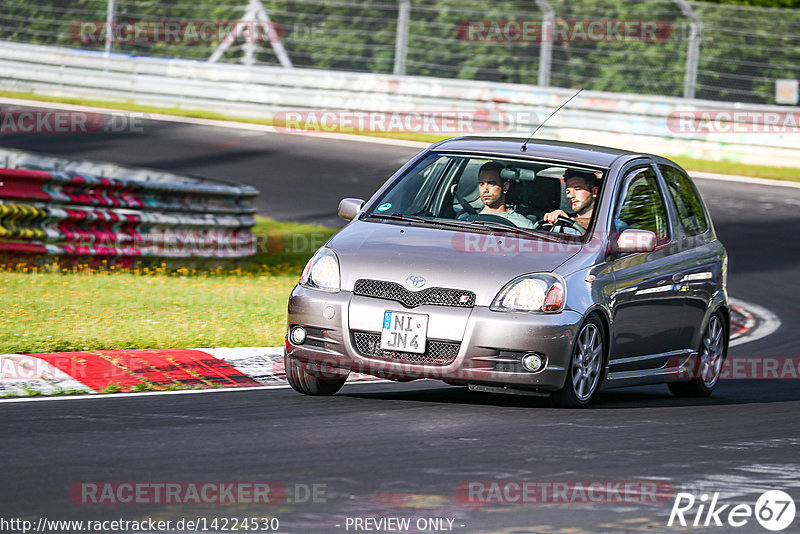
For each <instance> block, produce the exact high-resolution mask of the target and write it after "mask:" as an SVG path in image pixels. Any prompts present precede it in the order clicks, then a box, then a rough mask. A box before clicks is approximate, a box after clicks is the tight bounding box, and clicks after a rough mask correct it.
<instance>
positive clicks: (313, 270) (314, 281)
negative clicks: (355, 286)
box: [300, 247, 341, 293]
mask: <svg viewBox="0 0 800 534" xmlns="http://www.w3.org/2000/svg"><path fill="white" fill-rule="evenodd" d="M340 284H341V278H340V276H339V258H337V257H336V254H335V253H334V252H333V251H332V250H331V249H329V248H326V247H322V248H321V249H319V250H318V251H317V252H316V253H315V254H314V255H313V256H312V257H311V259H310V260H308V263H306V267H305V269H303V274H302V275H301V276H300V285H301V286H303V287H311V288H314V289H321V290H322V291H330V292H331V293H336V292H338V291H339V289H340Z"/></svg>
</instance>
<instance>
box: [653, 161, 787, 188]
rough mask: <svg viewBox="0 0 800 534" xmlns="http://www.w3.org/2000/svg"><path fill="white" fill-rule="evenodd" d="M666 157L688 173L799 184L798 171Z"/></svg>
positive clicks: (785, 168)
mask: <svg viewBox="0 0 800 534" xmlns="http://www.w3.org/2000/svg"><path fill="white" fill-rule="evenodd" d="M667 157H669V158H670V159H671V160H673V161H675V163H677V164H678V165H680V166H681V167H683V168H684V169H686V170H689V171H700V172H714V173H717V174H733V175H737V176H750V177H753V178H770V179H772V180H790V181H793V182H800V169H793V168H789V167H768V166H766V165H744V164H742V163H734V162H730V161H707V160H704V159H693V158H686V157H683V156H667Z"/></svg>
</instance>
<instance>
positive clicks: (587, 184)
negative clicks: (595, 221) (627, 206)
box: [544, 169, 599, 229]
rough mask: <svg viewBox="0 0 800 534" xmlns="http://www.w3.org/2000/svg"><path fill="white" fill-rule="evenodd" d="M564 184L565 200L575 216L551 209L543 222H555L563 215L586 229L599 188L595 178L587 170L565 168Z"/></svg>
mask: <svg viewBox="0 0 800 534" xmlns="http://www.w3.org/2000/svg"><path fill="white" fill-rule="evenodd" d="M564 185H565V186H566V191H565V193H566V195H567V200H569V203H570V208H571V209H572V211H573V212H574V213H575V216H574V217H571V216H569V215H567V213H566V212H565V211H564V210H553V211H551V212H549V213H546V214H545V215H544V220H545V222H547V223H550V224H555V223H556V221H557V220H558V218H559V217H565V218H567V219H569V220H571V221H575V222H576V223H578V224H579V225H581V226H582V227H583V228H584V229H588V228H589V222H590V221H591V220H592V212H593V211H594V201H595V199H596V198H597V191H598V189H599V182H598V180H597V178H595V176H594V175H593V174H591V173H589V172H581V171H576V170H573V169H567V170H566V171H564Z"/></svg>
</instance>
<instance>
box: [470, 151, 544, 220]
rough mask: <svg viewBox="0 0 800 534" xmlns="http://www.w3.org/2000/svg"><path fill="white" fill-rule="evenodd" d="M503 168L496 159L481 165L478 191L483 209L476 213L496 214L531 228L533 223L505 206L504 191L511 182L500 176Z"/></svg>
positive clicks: (506, 191) (506, 190) (505, 191)
mask: <svg viewBox="0 0 800 534" xmlns="http://www.w3.org/2000/svg"><path fill="white" fill-rule="evenodd" d="M503 169H504V167H503V165H501V164H500V163H497V162H496V161H489V162H487V163H484V164H483V165H481V168H480V171H478V192H479V193H480V196H481V200H482V201H483V209H482V210H481V211H480V212H479V213H478V215H496V216H498V217H504V218H506V219H508V220H509V221H511V222H512V223H514V225H515V226H518V227H520V228H532V227H533V223H532V222H531V221H530V220H528V218H527V217H525V216H524V215H520V214H519V213H517V212H515V211H514V210H513V209H512V208H509V207H508V206H506V193H508V188H509V187H511V182H509V181H508V180H506V179H504V178H501V177H500V171H502V170H503Z"/></svg>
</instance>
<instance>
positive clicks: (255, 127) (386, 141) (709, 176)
mask: <svg viewBox="0 0 800 534" xmlns="http://www.w3.org/2000/svg"><path fill="white" fill-rule="evenodd" d="M0 104H10V105H14V106H29V107H39V108H45V109H66V110H69V111H85V112H89V113H131V114H137V113H138V114H140V115H142V116H143V118H145V119H147V120H158V121H164V122H177V123H183V124H194V125H197V126H211V127H216V128H229V129H232V130H247V131H255V132H266V133H282V134H285V135H300V136H306V137H316V138H318V139H320V138H321V139H335V140H339V141H354V142H359V143H373V144H379V145H393V146H404V147H410V148H420V149H422V148H427V147H428V146H430V145H431V144H432V143H425V142H421V141H408V140H406V139H392V138H383V137H370V136H368V135H352V134H343V133H333V132H281V131H279V130H278V129H277V128H275V127H274V126H270V125H267V124H252V123H247V122H236V121H235V120H234V121H224V120H217V119H201V118H196V117H182V116H180V115H164V114H161V113H148V112H146V111H129V110H124V109H114V108H95V107H91V106H78V105H75V104H61V103H59V102H47V101H42V100H25V99H20V98H2V97H0ZM689 174H690V175H691V176H692V177H695V178H699V179H703V180H722V181H728V182H740V183H745V184H757V185H770V186H782V187H793V188H796V189H800V183H798V182H791V181H788V180H770V179H767V178H753V177H749V176H735V175H732V174H717V173H712V172H701V171H689Z"/></svg>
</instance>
